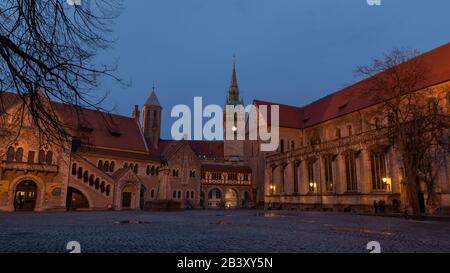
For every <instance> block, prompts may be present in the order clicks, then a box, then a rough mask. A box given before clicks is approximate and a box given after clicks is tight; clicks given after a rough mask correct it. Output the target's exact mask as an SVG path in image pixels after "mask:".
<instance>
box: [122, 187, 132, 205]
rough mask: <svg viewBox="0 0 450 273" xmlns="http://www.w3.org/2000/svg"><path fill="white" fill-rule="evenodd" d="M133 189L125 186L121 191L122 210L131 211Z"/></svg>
mask: <svg viewBox="0 0 450 273" xmlns="http://www.w3.org/2000/svg"><path fill="white" fill-rule="evenodd" d="M133 193H134V187H133V186H132V185H126V186H125V187H124V188H123V190H122V209H131V208H132V203H133Z"/></svg>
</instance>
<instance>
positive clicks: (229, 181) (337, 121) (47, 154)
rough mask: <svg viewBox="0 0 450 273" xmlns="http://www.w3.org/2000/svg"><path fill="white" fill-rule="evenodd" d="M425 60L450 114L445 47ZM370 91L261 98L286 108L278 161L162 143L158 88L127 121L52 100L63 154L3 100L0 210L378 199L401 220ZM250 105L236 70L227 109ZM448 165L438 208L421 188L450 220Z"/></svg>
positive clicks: (395, 171)
mask: <svg viewBox="0 0 450 273" xmlns="http://www.w3.org/2000/svg"><path fill="white" fill-rule="evenodd" d="M419 57H420V58H422V59H423V60H424V61H425V63H426V64H427V66H429V70H430V72H431V73H430V74H431V77H430V79H429V81H428V83H427V84H428V85H427V87H428V88H427V90H432V92H431V93H426V94H425V99H427V98H438V101H439V104H440V106H441V107H442V109H446V111H447V112H446V113H444V114H445V115H446V116H447V117H448V111H450V93H442V91H441V90H444V89H442V88H440V87H443V86H450V44H446V45H443V46H441V47H439V48H436V49H434V50H432V51H429V52H427V53H425V54H423V55H421V56H419ZM363 86H364V85H363V84H362V82H359V83H356V84H354V85H351V86H349V87H347V88H344V89H342V90H340V91H338V92H335V93H332V94H330V95H328V96H326V97H323V98H321V99H319V100H317V101H314V102H312V103H310V104H308V105H305V106H302V107H300V106H291V105H283V104H278V103H273V102H267V101H261V100H254V101H253V105H254V106H255V109H256V110H257V111H259V107H260V106H262V105H266V106H268V107H269V108H270V107H271V106H272V105H278V106H279V110H280V120H279V126H278V127H279V128H278V129H279V135H280V143H279V147H278V150H277V151H273V152H261V151H260V146H261V144H262V143H261V142H260V141H258V140H256V141H254V140H251V141H250V140H236V138H235V139H226V138H224V140H223V141H190V140H180V141H176V140H167V139H162V138H161V136H160V134H161V117H162V113H163V108H162V107H161V105H160V103H159V101H158V98H157V96H156V91H155V88H154V87H153V89H152V90H151V93H150V95H149V97H148V99H147V100H146V101H145V102H144V103H143V105H142V109H141V110H140V109H139V106H138V105H136V106H134V109H133V111H132V115H131V117H127V116H121V115H114V114H109V113H104V112H100V111H94V110H90V109H77V111H75V109H74V108H73V107H71V106H67V105H63V104H60V103H54V102H52V105H53V108H54V109H55V111H56V114H57V115H58V118H59V119H60V120H61V121H62V122H63V123H64V124H65V125H66V126H67V128H70V132H71V135H72V138H71V139H70V141H69V142H68V143H66V145H63V146H61V145H55V144H52V143H48V144H45V143H41V142H40V141H39V135H38V130H36V127H35V125H34V124H33V123H32V122H31V121H30V119H29V118H27V117H28V115H27V114H26V113H25V114H24V116H25V119H24V121H23V124H22V129H21V131H20V134H19V135H18V136H17V137H16V134H14V133H15V132H16V131H15V130H16V128H17V127H16V126H15V125H14V118H13V117H14V116H15V115H16V114H17V113H20V111H22V102H21V100H19V98H18V97H17V95H15V94H14V93H8V92H0V95H1V102H2V103H1V105H0V156H1V159H0V211H21V210H33V211H48V210H67V209H76V210H106V209H113V210H124V209H134V210H137V209H161V208H168V207H170V208H252V207H266V208H282V209H302V210H313V209H320V210H333V211H370V210H372V205H373V203H374V201H376V202H380V201H384V203H385V204H386V206H387V207H388V209H390V210H392V211H400V210H402V209H403V208H404V207H406V206H407V205H408V200H407V199H408V198H407V196H406V188H405V172H404V170H403V167H402V158H401V155H400V153H399V151H398V150H397V148H396V147H395V145H392V143H391V142H390V141H389V139H386V137H385V134H383V130H385V127H386V126H384V124H383V122H384V121H382V120H378V122H376V121H377V119H378V117H377V116H374V114H373V113H374V112H373V111H372V109H373V108H374V107H377V105H376V103H374V102H372V101H370V100H368V99H367V98H365V97H364V96H361V95H360V94H361V91H362V89H363V88H364V87H363ZM417 92H422V90H417ZM427 92H428V91H427ZM243 103H244V101H243V99H242V97H241V96H240V92H239V87H238V81H237V73H236V65H235V63H233V70H232V76H231V82H230V86H229V89H228V93H227V96H226V100H225V106H227V105H232V106H238V105H243ZM229 115H230V114H229V113H227V112H224V113H223V120H224V127H225V128H224V131H226V130H227V128H226V126H225V125H226V124H225V121H226V120H227V119H230V120H234V121H235V123H236V124H237V121H241V120H239V119H240V118H244V117H239V116H229ZM233 115H234V114H233ZM266 123H267V124H268V126H271V124H270V120H267V121H266ZM374 124H375V125H374ZM233 129H234V128H233ZM233 131H235V130H233ZM448 162H449V161H445V164H444V166H443V168H441V169H440V170H439V172H438V175H437V176H436V177H435V178H434V188H433V200H432V202H426V201H425V200H428V197H429V196H430V194H429V192H428V190H429V189H427V187H425V186H424V185H423V183H422V184H421V189H420V193H419V195H420V200H421V205H422V208H423V210H424V211H427V212H430V213H446V212H449V211H450V170H449V167H450V166H449V163H448Z"/></svg>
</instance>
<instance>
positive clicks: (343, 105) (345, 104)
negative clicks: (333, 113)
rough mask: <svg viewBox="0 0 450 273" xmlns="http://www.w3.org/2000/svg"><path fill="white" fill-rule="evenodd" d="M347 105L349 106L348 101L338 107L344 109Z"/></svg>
mask: <svg viewBox="0 0 450 273" xmlns="http://www.w3.org/2000/svg"><path fill="white" fill-rule="evenodd" d="M345 107H347V103H344V104H341V105H339V107H338V109H339V111H342V110H344V109H345Z"/></svg>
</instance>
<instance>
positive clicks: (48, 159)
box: [45, 151, 53, 165]
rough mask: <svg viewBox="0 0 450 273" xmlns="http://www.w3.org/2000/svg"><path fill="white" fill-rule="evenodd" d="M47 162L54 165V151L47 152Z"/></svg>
mask: <svg viewBox="0 0 450 273" xmlns="http://www.w3.org/2000/svg"><path fill="white" fill-rule="evenodd" d="M45 163H47V165H52V163H53V152H52V151H48V152H47V155H46V156H45Z"/></svg>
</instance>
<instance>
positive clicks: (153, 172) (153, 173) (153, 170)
mask: <svg viewBox="0 0 450 273" xmlns="http://www.w3.org/2000/svg"><path fill="white" fill-rule="evenodd" d="M150 174H151V175H152V176H155V166H152V168H151V169H150Z"/></svg>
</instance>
